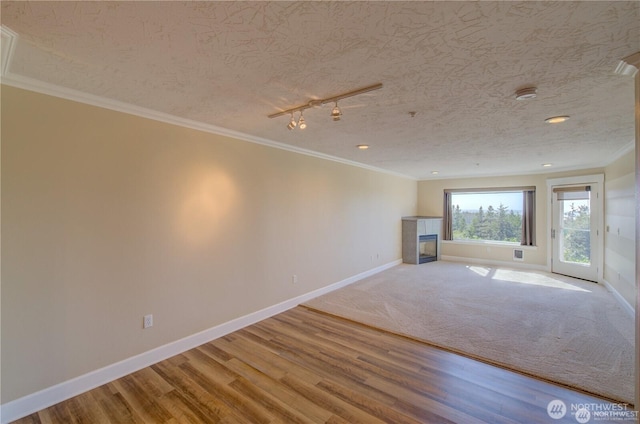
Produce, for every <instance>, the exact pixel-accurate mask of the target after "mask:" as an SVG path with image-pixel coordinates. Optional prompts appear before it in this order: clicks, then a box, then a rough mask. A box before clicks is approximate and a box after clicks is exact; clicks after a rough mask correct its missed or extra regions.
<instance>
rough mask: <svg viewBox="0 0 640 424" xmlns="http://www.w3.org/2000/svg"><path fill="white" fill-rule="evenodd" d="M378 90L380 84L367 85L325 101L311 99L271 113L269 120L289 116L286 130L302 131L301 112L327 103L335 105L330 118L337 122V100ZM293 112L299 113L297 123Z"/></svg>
mask: <svg viewBox="0 0 640 424" xmlns="http://www.w3.org/2000/svg"><path fill="white" fill-rule="evenodd" d="M380 88H382V84H381V83H378V84H374V85H369V86H367V87H362V88H358V89H357V90H352V91H347V92H345V93H342V94H338V95H335V96H331V97H327V98H326V99H311V100H309V101H308V102H307V103H305V104H303V105H300V106H296V107H292V108H290V109H287V110H283V111H281V112H276V113H273V114H271V115H269V118H277V117H278V116H283V115H288V114H291V120H290V121H289V124H288V125H287V128H289V129H290V130H292V129H294V128H295V127H296V126H298V127H299V128H300V129H301V130H302V129H305V128H306V127H307V123H306V122H305V119H304V117H303V116H302V111H303V110H305V109H311V108H314V107H318V106H322V105H325V104H327V103H335V106H334V108H333V109H332V110H331V115H330V116H331V118H332V119H333V120H334V121H339V120H340V119H341V117H342V111H341V110H340V108H339V107H338V100H342V99H346V98H347V97H353V96H357V95H358V94H363V93H367V92H369V91H373V90H378V89H380ZM295 112H300V119H299V120H298V122H296V121H295V119H294V117H293V114H294V113H295Z"/></svg>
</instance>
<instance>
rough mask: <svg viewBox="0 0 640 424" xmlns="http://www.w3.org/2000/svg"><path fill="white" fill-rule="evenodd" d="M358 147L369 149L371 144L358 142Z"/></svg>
mask: <svg viewBox="0 0 640 424" xmlns="http://www.w3.org/2000/svg"><path fill="white" fill-rule="evenodd" d="M356 147H357V148H358V149H360V150H367V149H368V148H369V145H368V144H358V145H357V146H356Z"/></svg>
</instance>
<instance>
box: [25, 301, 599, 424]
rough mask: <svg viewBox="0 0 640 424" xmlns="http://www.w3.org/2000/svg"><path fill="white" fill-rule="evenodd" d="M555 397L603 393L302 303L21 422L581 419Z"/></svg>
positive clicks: (569, 399)
mask: <svg viewBox="0 0 640 424" xmlns="http://www.w3.org/2000/svg"><path fill="white" fill-rule="evenodd" d="M554 399H559V400H562V401H563V402H564V403H565V405H566V406H567V407H568V408H570V405H571V404H585V403H598V404H602V403H603V402H604V401H603V400H601V399H598V398H595V397H591V396H588V395H585V394H582V393H578V392H575V391H571V390H568V389H566V388H563V387H560V386H556V385H553V384H549V383H547V382H544V381H540V380H536V379H533V378H530V377H527V376H524V375H521V374H518V373H514V372H510V371H507V370H504V369H501V368H496V367H493V366H490V365H488V364H485V363H482V362H478V361H475V360H472V359H469V358H466V357H463V356H459V355H455V354H452V353H450V352H446V351H443V350H440V349H437V348H434V347H431V346H428V345H425V344H423V343H419V342H416V341H413V340H410V339H407V338H403V337H399V336H396V335H393V334H390V333H385V332H381V331H378V330H376V329H373V328H369V327H366V326H363V325H360V324H357V323H353V322H350V321H346V320H342V319H340V318H336V317H332V316H328V315H325V314H321V313H318V312H315V311H312V310H308V309H306V308H304V307H297V308H294V309H291V310H289V311H287V312H284V313H282V314H279V315H277V316H275V317H272V318H269V319H266V320H264V321H262V322H259V323H257V324H254V325H252V326H249V327H247V328H244V329H242V330H239V331H236V332H234V333H231V334H229V335H227V336H225V337H222V338H220V339H217V340H214V341H212V342H210V343H207V344H204V345H202V346H200V347H198V348H195V349H192V350H189V351H187V352H185V353H183V354H180V355H177V356H175V357H173V358H170V359H168V360H165V361H163V362H160V363H158V364H155V365H153V366H151V367H148V368H145V369H142V370H140V371H138V372H135V373H133V374H130V375H128V376H125V377H123V378H121V379H119V380H116V381H113V382H111V383H108V384H105V385H103V386H101V387H98V388H96V389H94V390H91V391H89V392H87V393H84V394H82V395H80V396H77V397H75V398H72V399H70V400H67V401H65V402H61V403H59V404H57V405H54V406H52V407H50V408H47V409H45V410H42V411H40V412H37V413H35V414H32V415H30V416H28V417H25V418H23V419H21V420H19V421H17V422H18V423H118V424H120V423H218V422H219V423H350V424H353V423H367V424H369V423H383V422H385V423H562V422H565V423H576V422H577V421H576V419H575V417H574V416H572V415H571V413H570V411H569V413H567V414H566V415H565V417H564V418H562V419H558V420H556V419H551V418H550V416H549V414H548V413H547V405H548V404H549V402H550V401H552V400H554ZM599 422H600V423H603V422H607V421H602V420H600V421H599Z"/></svg>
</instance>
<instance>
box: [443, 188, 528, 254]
mask: <svg viewBox="0 0 640 424" xmlns="http://www.w3.org/2000/svg"><path fill="white" fill-rule="evenodd" d="M444 194H445V214H444V227H445V234H444V239H445V240H482V241H496V242H507V243H518V244H521V245H528V246H532V245H535V239H534V238H535V225H534V223H535V217H534V211H535V188H533V187H518V188H511V189H509V188H502V189H468V190H445V193H444Z"/></svg>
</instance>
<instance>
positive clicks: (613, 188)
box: [604, 149, 637, 307]
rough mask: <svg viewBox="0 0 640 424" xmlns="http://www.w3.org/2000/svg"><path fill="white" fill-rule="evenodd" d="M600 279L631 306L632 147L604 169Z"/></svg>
mask: <svg viewBox="0 0 640 424" xmlns="http://www.w3.org/2000/svg"><path fill="white" fill-rule="evenodd" d="M605 176H606V183H605V205H604V209H605V217H604V219H605V222H604V225H605V238H604V260H605V266H604V279H605V280H606V281H607V282H609V284H611V286H613V288H614V289H615V290H616V291H617V292H618V293H620V294H621V295H622V296H623V297H624V298H625V300H626V301H627V302H629V305H631V306H633V307H635V303H636V302H635V296H636V283H635V280H636V276H635V265H636V262H635V261H636V257H637V256H636V246H635V241H636V239H635V230H636V227H635V217H636V216H635V202H636V198H635V189H636V186H635V149H634V150H632V151H631V152H629V153H627V154H626V155H624V156H623V157H621V158H620V159H618V160H617V161H615V162H613V163H612V164H610V165H609V166H607V167H606V168H605Z"/></svg>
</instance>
